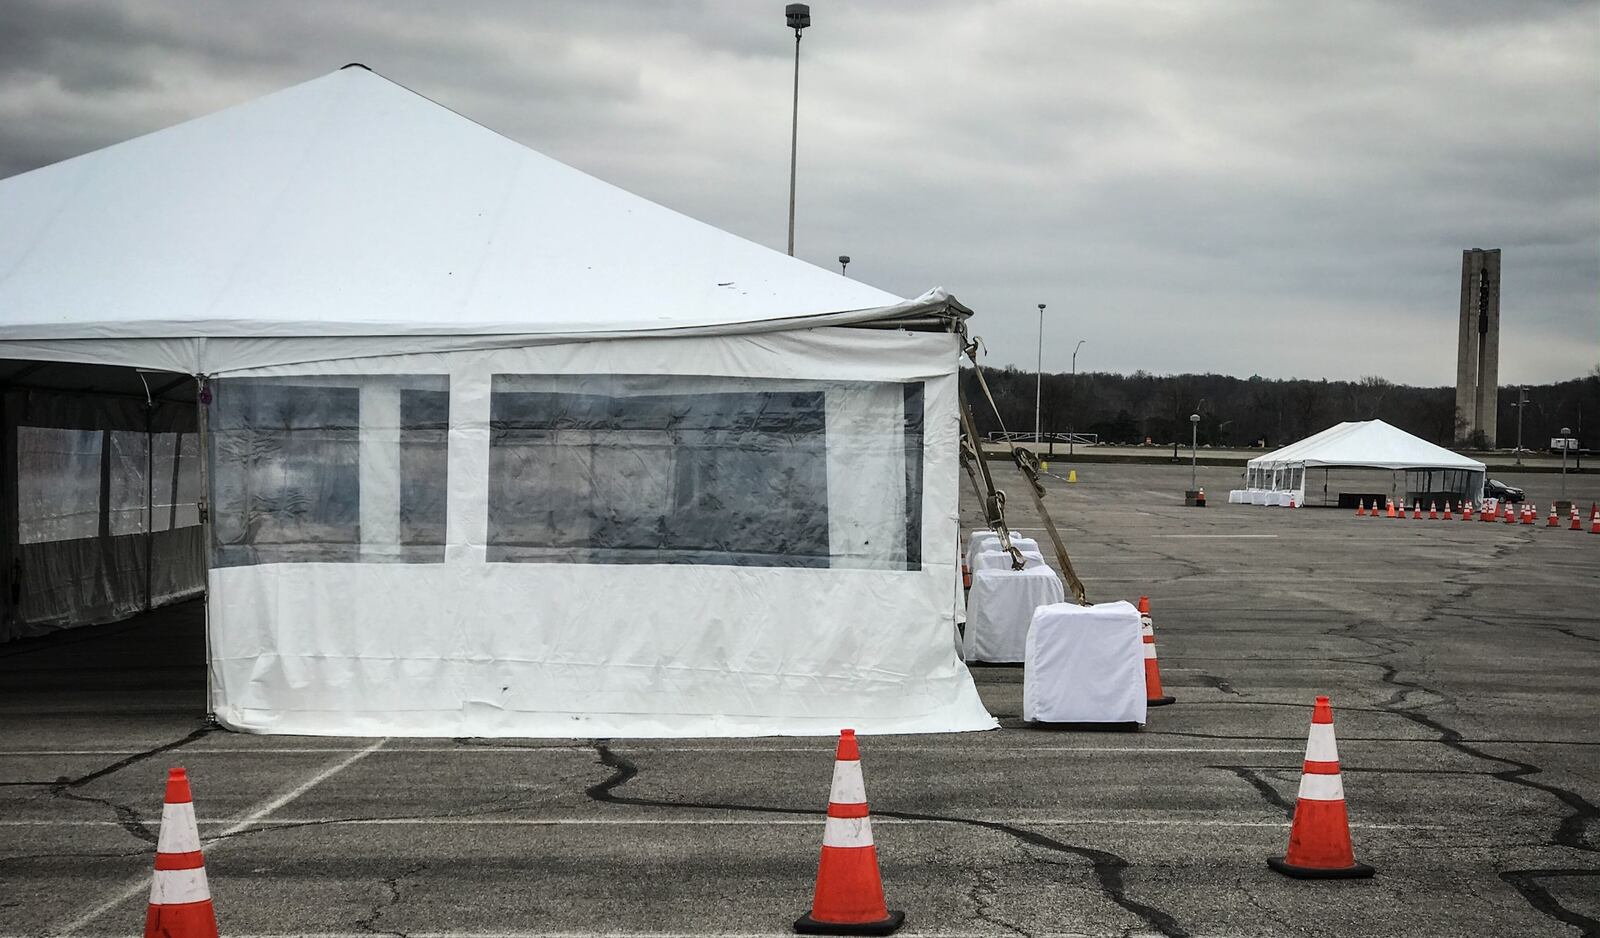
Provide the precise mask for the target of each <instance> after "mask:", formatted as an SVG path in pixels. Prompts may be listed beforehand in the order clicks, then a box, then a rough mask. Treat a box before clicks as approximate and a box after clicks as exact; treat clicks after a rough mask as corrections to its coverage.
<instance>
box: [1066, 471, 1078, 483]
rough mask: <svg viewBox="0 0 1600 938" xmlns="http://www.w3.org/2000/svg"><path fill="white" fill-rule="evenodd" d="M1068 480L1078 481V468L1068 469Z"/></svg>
mask: <svg viewBox="0 0 1600 938" xmlns="http://www.w3.org/2000/svg"><path fill="white" fill-rule="evenodd" d="M1067 481H1068V482H1076V481H1078V470H1076V469H1068V470H1067Z"/></svg>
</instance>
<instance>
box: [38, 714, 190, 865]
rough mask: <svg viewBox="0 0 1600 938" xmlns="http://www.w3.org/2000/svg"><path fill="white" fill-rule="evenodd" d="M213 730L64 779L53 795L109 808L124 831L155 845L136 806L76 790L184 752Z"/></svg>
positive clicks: (52, 788) (53, 787)
mask: <svg viewBox="0 0 1600 938" xmlns="http://www.w3.org/2000/svg"><path fill="white" fill-rule="evenodd" d="M213 729H214V727H211V726H202V727H200V728H199V729H197V730H194V731H193V732H190V733H189V734H187V735H185V736H183V737H180V738H178V739H175V740H173V741H171V742H167V743H162V744H161V745H159V746H152V747H150V748H149V749H145V750H143V751H141V752H136V753H134V754H133V755H130V756H126V757H124V758H122V759H118V760H117V761H116V762H113V763H111V764H110V765H107V766H104V767H102V768H99V769H96V770H94V771H93V772H89V773H87V774H85V775H80V776H78V777H77V778H67V777H66V776H64V775H63V776H62V777H60V778H58V779H56V780H55V781H54V782H52V783H51V786H50V794H51V795H52V796H54V797H56V798H65V799H67V800H69V801H80V802H83V803H85V804H97V805H100V806H102V807H107V808H110V809H111V811H112V813H113V814H115V815H116V818H117V824H118V825H119V826H121V827H122V829H123V830H125V831H127V832H128V833H129V834H131V835H133V836H134V837H137V838H138V839H140V840H142V841H144V842H145V843H151V844H153V843H155V842H156V835H155V834H154V833H153V832H152V831H151V830H150V828H149V827H148V826H147V825H146V824H145V821H144V816H143V815H141V814H140V813H139V809H137V808H135V807H134V806H133V805H130V804H125V803H123V802H120V801H115V800H112V799H110V798H96V797H95V796H93V795H83V794H79V793H78V792H76V791H74V790H73V789H76V788H82V787H83V786H84V785H87V784H89V783H90V782H93V781H97V780H99V779H102V778H105V777H106V776H108V775H113V774H115V773H117V772H120V771H122V770H123V769H125V768H127V767H129V766H131V765H137V764H138V763H140V762H143V761H145V760H146V759H152V758H154V757H156V756H159V755H161V754H162V753H167V752H171V751H173V750H174V749H181V748H182V747H184V746H187V745H189V744H190V743H192V742H194V741H195V740H197V739H200V738H201V737H203V736H205V735H207V734H208V733H211V732H212V731H213Z"/></svg>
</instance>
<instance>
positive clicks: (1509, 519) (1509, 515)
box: [1505, 505, 1517, 524]
mask: <svg viewBox="0 0 1600 938" xmlns="http://www.w3.org/2000/svg"><path fill="white" fill-rule="evenodd" d="M1505 516H1506V524H1516V523H1517V513H1516V512H1515V511H1513V510H1511V506H1510V505H1507V506H1506V510H1505Z"/></svg>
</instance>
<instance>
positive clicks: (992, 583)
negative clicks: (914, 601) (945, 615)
mask: <svg viewBox="0 0 1600 938" xmlns="http://www.w3.org/2000/svg"><path fill="white" fill-rule="evenodd" d="M1065 598H1066V592H1065V590H1063V589H1062V587H1061V578H1060V577H1058V576H1056V572H1055V571H1054V570H1052V569H1050V568H1049V567H1045V566H1039V567H1029V568H1027V569H1025V570H1008V569H1001V570H975V571H973V573H972V592H971V593H969V594H968V595H967V630H966V633H965V635H963V637H962V642H961V653H962V657H963V658H965V659H966V660H968V661H989V662H1008V663H1009V662H1017V661H1022V660H1023V659H1024V658H1025V656H1026V654H1027V641H1028V625H1029V623H1031V622H1032V621H1033V610H1035V609H1037V608H1038V607H1040V606H1046V605H1050V604H1051V603H1059V602H1061V601H1062V600H1063V599H1065ZM1134 619H1135V625H1137V624H1138V623H1137V619H1138V615H1137V614H1135V615H1134ZM1134 631H1135V632H1137V631H1138V629H1137V628H1135V630H1134Z"/></svg>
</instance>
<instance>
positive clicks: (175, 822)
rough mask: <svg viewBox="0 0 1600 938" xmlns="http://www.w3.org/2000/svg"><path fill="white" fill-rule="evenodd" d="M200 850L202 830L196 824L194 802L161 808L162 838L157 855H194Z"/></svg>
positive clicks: (160, 838)
mask: <svg viewBox="0 0 1600 938" xmlns="http://www.w3.org/2000/svg"><path fill="white" fill-rule="evenodd" d="M199 849H200V830H199V828H197V827H195V823H194V802H184V803H183V804H165V805H162V806H161V836H160V837H158V838H157V839H156V852H157V853H194V852H195V851H196V850H199Z"/></svg>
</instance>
